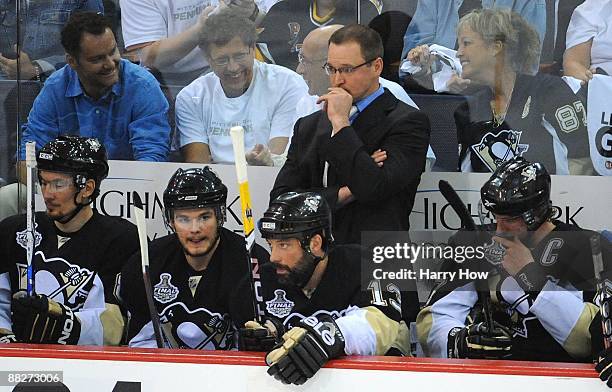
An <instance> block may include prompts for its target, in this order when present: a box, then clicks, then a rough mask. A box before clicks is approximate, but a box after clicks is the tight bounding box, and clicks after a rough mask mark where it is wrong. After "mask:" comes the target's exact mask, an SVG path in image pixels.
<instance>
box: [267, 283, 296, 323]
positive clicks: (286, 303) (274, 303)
mask: <svg viewBox="0 0 612 392" xmlns="http://www.w3.org/2000/svg"><path fill="white" fill-rule="evenodd" d="M286 296H287V293H285V290H281V289H277V290H274V299H272V300H270V301H266V310H267V311H268V313H270V314H271V315H273V316H276V317H279V318H285V317H287V316H288V315H289V314H290V313H291V309H293V305H295V303H294V302H293V301H290V300H288V299H287V298H286Z"/></svg>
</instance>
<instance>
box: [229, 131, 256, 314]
mask: <svg viewBox="0 0 612 392" xmlns="http://www.w3.org/2000/svg"><path fill="white" fill-rule="evenodd" d="M230 136H231V138H232V147H233V148H234V162H236V178H237V179H238V189H239V193H240V207H241V209H242V230H243V232H244V239H245V245H246V251H247V265H248V268H249V271H250V274H249V281H250V285H251V294H252V295H253V311H254V312H255V320H257V322H259V323H260V324H261V323H262V320H261V316H262V315H263V307H262V303H261V300H260V299H259V298H258V296H257V288H258V287H261V281H260V279H259V260H257V258H254V257H251V250H252V248H253V244H254V243H255V221H254V220H253V211H252V209H251V195H250V193H249V179H248V173H247V162H246V156H245V153H244V128H242V127H240V126H237V127H232V128H231V129H230Z"/></svg>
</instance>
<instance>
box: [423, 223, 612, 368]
mask: <svg viewBox="0 0 612 392" xmlns="http://www.w3.org/2000/svg"><path fill="white" fill-rule="evenodd" d="M554 224H555V225H556V228H555V229H554V230H553V231H552V232H551V233H549V234H548V235H547V236H546V237H545V238H543V239H542V241H540V243H538V244H537V245H536V246H535V248H533V249H531V253H532V255H533V257H534V262H536V263H538V264H539V267H540V268H541V269H542V271H543V272H544V274H545V275H546V276H547V277H548V281H547V283H546V284H545V285H544V287H543V289H542V290H541V291H540V292H539V293H538V294H537V296H536V297H535V300H534V299H533V295H531V296H530V295H528V293H525V291H524V290H523V289H522V288H521V286H519V284H518V283H517V281H516V280H515V278H513V277H512V276H509V275H508V273H507V272H506V271H505V270H504V269H503V267H502V266H501V261H502V259H503V247H501V245H499V244H497V243H495V242H493V241H492V240H491V241H490V242H487V243H486V244H485V246H484V260H473V261H472V262H466V263H463V264H462V265H459V266H457V265H456V264H455V263H447V268H446V269H447V270H452V269H453V268H454V269H455V270H459V269H462V270H470V271H488V272H489V275H488V279H487V283H488V285H489V290H490V292H491V298H492V301H493V308H494V309H493V310H494V311H493V316H494V319H495V320H496V321H497V322H499V323H501V324H502V325H504V326H506V327H508V328H509V329H510V330H511V331H512V334H513V339H512V359H517V360H536V361H561V362H574V361H588V360H589V359H590V356H591V335H590V332H589V326H590V324H591V321H592V320H593V318H594V317H595V316H596V314H597V312H598V308H597V307H596V306H595V305H594V303H593V297H594V293H595V283H594V272H593V271H594V269H593V261H592V255H591V248H590V237H591V236H592V235H598V234H596V233H595V232H593V231H590V230H582V229H580V228H578V227H577V226H573V225H567V224H565V223H562V222H559V221H554ZM493 230H494V228H493ZM473 239H474V237H473V236H472V235H470V234H469V233H468V232H464V231H460V232H459V233H457V234H456V235H455V236H453V238H452V241H451V242H452V244H453V245H466V244H472V245H473V244H474V242H473ZM602 245H603V246H602V248H603V255H604V264H605V265H608V266H612V248H611V246H610V243H609V242H608V241H606V240H604V239H602ZM453 264H454V266H452V265H453ZM608 270H609V269H608ZM479 307H480V304H479V303H478V295H477V292H476V286H475V282H474V281H469V280H465V279H459V278H457V279H453V280H452V281H446V282H443V283H442V284H440V285H439V286H438V287H436V288H435V289H434V290H433V292H432V295H431V297H430V298H429V300H428V302H427V304H426V307H425V308H424V309H423V310H422V311H421V312H420V313H419V316H418V317H417V331H418V336H419V341H420V342H421V345H423V348H424V351H425V353H426V354H429V355H431V356H436V357H444V356H446V353H447V340H448V332H449V331H450V330H451V329H452V328H454V327H462V326H464V325H466V324H467V323H468V319H472V320H477V319H478V318H479V317H481V314H480V312H479V311H478V310H479Z"/></svg>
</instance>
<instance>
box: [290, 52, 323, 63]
mask: <svg viewBox="0 0 612 392" xmlns="http://www.w3.org/2000/svg"><path fill="white" fill-rule="evenodd" d="M297 57H298V62H299V63H300V64H302V65H312V64H314V62H315V61H321V60H325V58H321V59H312V60H306V58H305V57H304V53H302V51H301V50H300V51H299V52H298V54H297Z"/></svg>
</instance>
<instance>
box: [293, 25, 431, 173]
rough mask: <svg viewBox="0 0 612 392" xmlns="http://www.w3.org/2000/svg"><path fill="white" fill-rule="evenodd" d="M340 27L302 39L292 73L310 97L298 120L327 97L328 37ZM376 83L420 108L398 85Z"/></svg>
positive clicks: (304, 100) (301, 104) (302, 103)
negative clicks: (305, 85) (295, 65)
mask: <svg viewBox="0 0 612 392" xmlns="http://www.w3.org/2000/svg"><path fill="white" fill-rule="evenodd" d="M342 27H343V26H342V25H330V26H324V27H320V28H318V29H315V30H313V31H311V32H310V33H308V35H307V36H306V38H304V44H303V45H302V47H301V48H300V51H299V52H298V66H297V68H296V70H295V71H296V72H297V73H298V74H300V75H302V77H303V78H304V81H305V82H306V84H307V85H308V94H310V95H307V96H305V97H304V98H302V99H301V100H300V101H299V102H298V106H297V112H298V116H299V117H305V116H307V115H309V114H312V113H314V112H316V111H317V110H320V109H321V104H320V103H317V101H318V100H319V97H320V96H321V95H324V94H325V93H327V91H328V89H329V87H330V80H329V76H328V75H327V73H326V72H325V69H324V67H323V66H324V65H325V63H326V60H327V45H328V42H329V38H330V37H331V35H332V34H333V33H334V32H336V31H338V30H339V29H341V28H342ZM378 82H379V83H380V85H381V86H383V87H384V88H386V89H388V90H389V92H391V94H393V95H394V96H395V97H396V98H397V99H399V100H400V101H402V102H404V103H405V104H406V105H408V106H412V107H413V108H415V109H418V108H419V107H418V106H417V105H416V103H415V102H414V101H413V100H412V98H410V96H409V95H408V93H406V91H405V90H404V89H403V88H402V86H400V85H399V84H397V83H395V82H393V81H391V80H387V79H385V78H383V77H379V78H378ZM435 162H436V155H435V154H434V152H433V150H432V149H431V147H428V148H427V169H426V171H428V170H430V168H431V167H432V166H433V165H434V163H435Z"/></svg>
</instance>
